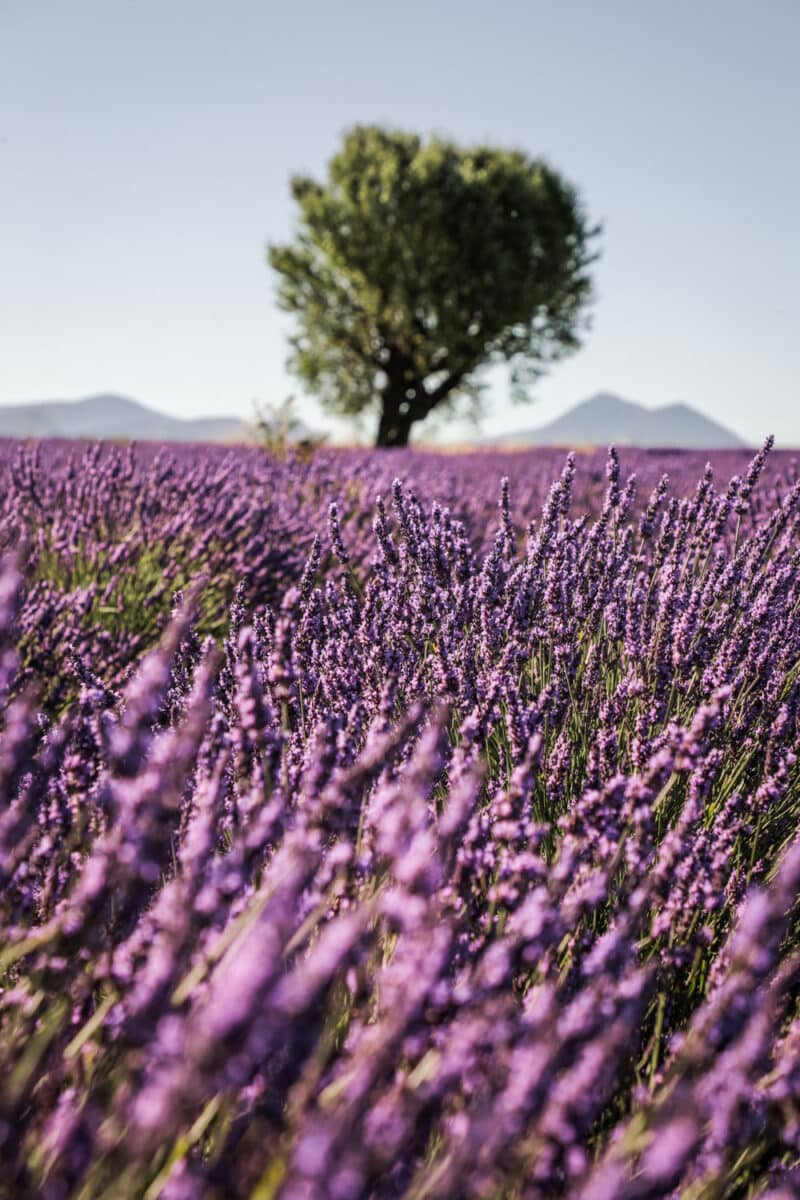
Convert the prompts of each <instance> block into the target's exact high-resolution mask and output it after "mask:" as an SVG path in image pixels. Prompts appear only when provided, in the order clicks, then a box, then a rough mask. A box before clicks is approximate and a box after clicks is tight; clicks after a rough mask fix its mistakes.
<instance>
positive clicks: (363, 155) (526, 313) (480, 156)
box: [268, 125, 599, 446]
mask: <svg viewBox="0 0 800 1200" xmlns="http://www.w3.org/2000/svg"><path fill="white" fill-rule="evenodd" d="M291 191H292V195H293V197H294V200H295V201H296V202H297V205H298V206H299V221H298V230H297V235H296V238H295V240H294V242H292V243H291V244H286V245H272V246H270V247H269V249H268V260H269V263H270V264H271V266H272V267H273V268H274V269H275V270H276V271H277V272H278V274H279V276H280V280H279V286H278V302H279V305H280V307H281V308H282V309H284V310H285V311H287V312H291V313H294V314H295V315H296V317H297V318H298V325H297V328H296V332H295V333H294V334H293V336H292V338H291V341H290V345H291V354H290V357H289V360H288V364H287V365H288V367H289V369H290V370H291V371H292V372H293V373H294V374H295V375H296V376H297V377H298V378H299V379H300V380H301V381H302V383H304V384H305V385H306V386H307V388H308V389H309V390H310V391H311V392H312V393H315V394H316V395H317V396H318V397H319V398H320V400H321V402H322V403H323V404H325V405H326V406H327V407H329V408H330V409H331V410H333V411H336V412H339V413H343V414H346V415H355V414H358V413H361V412H363V411H368V410H370V409H376V410H377V413H378V417H379V421H378V434H377V441H376V444H377V445H378V446H404V445H406V444H407V443H408V439H409V434H410V431H411V427H412V425H413V424H414V423H415V422H417V421H422V420H424V419H425V417H427V416H428V414H429V413H430V412H431V411H432V410H433V409H434V408H436V407H437V405H443V404H448V403H452V402H453V400H454V399H455V398H456V397H457V396H459V395H461V396H466V397H468V399H469V400H470V401H471V402H472V403H473V405H475V406H477V405H479V402H480V398H481V393H482V391H483V390H484V386H485V385H482V384H481V382H480V379H479V372H480V369H481V368H483V367H485V366H486V365H488V364H490V363H494V362H503V361H504V362H508V363H509V364H510V366H511V382H512V395H513V396H514V398H515V399H519V400H524V399H529V391H528V389H529V386H530V384H531V383H532V382H533V381H534V380H535V379H536V378H537V377H538V376H539V375H540V374H542V373H543V371H544V370H545V369H546V367H547V365H548V364H549V363H551V362H554V361H555V360H557V359H559V358H562V357H563V356H564V355H565V354H568V353H570V352H571V351H574V350H575V349H576V348H577V347H578V346H579V345H580V339H579V331H580V329H581V328H582V327H584V326H585V319H584V310H585V307H586V305H587V302H588V301H589V299H590V298H591V279H590V276H589V274H588V271H587V268H588V267H589V265H590V264H591V263H592V262H593V261H594V260H595V259H596V257H597V255H596V254H593V253H592V252H591V249H590V246H591V242H592V239H593V238H594V237H595V236H596V235H597V233H598V232H599V229H598V228H590V227H589V225H588V224H587V220H586V217H585V214H584V212H583V208H582V205H581V202H580V200H579V198H578V195H577V193H576V191H575V190H574V188H573V187H572V186H571V185H570V184H568V183H567V182H566V181H565V180H564V179H563V178H562V177H561V176H560V175H559V174H558V173H557V172H556V171H554V170H553V169H552V168H551V167H550V166H548V165H547V163H545V162H544V161H542V160H539V159H531V158H528V157H527V156H526V155H525V154H524V153H522V152H521V151H518V150H500V149H495V148H492V147H490V146H476V147H473V148H470V149H461V148H459V147H458V146H456V145H454V144H453V143H452V142H449V141H444V140H441V139H439V138H435V137H434V138H430V139H429V140H428V141H427V142H423V141H422V140H421V139H420V138H419V137H417V136H415V135H414V134H410V133H403V132H396V131H392V130H388V129H384V128H381V127H378V126H375V125H359V126H355V127H354V128H352V129H351V130H349V131H348V132H347V133H346V134H345V136H344V141H343V145H342V147H341V149H340V150H339V151H338V153H336V154H335V155H334V156H333V158H332V159H331V160H330V162H329V164H328V180H327V183H325V184H321V183H317V182H315V181H314V180H313V179H311V178H308V177H307V176H305V175H298V176H294V177H293V178H292V180H291Z"/></svg>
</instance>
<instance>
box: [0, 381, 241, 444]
mask: <svg viewBox="0 0 800 1200" xmlns="http://www.w3.org/2000/svg"><path fill="white" fill-rule="evenodd" d="M246 434H247V425H246V424H245V422H244V421H241V420H239V419H238V418H236V417H196V418H189V419H184V418H181V417H171V416H168V415H167V413H162V412H158V411H157V409H154V408H148V407H147V406H146V405H144V404H139V402H138V401H137V400H131V399H130V398H129V397H128V396H118V395H116V394H114V393H113V392H104V393H101V394H100V395H97V396H88V397H86V399H84V400H45V401H41V402H40V403H38V404H9V405H0V437H65V438H112V439H120V440H122V441H128V440H130V441H145V442H146V441H154V442H234V441H243V440H244V439H245V437H246Z"/></svg>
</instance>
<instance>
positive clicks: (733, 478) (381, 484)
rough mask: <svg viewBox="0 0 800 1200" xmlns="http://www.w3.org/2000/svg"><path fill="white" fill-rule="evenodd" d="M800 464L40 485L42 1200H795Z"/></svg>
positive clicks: (28, 632)
mask: <svg viewBox="0 0 800 1200" xmlns="http://www.w3.org/2000/svg"><path fill="white" fill-rule="evenodd" d="M768 450H769V445H768V446H767V447H765V450H764V451H763V452H762V453H761V454H760V455H758V456H757V457H756V458H755V459H754V460H753V461H752V462H750V463H748V461H747V460H746V459H745V460H744V461H742V460H735V459H734V458H733V456H731V455H726V456H720V460H721V464H722V465H723V466H724V467H725V468H731V467H732V468H734V470H733V471H732V472H731V473H729V474H728V475H723V476H722V480H721V482H720V483H719V484H717V482H716V478H715V475H714V471H713V470H712V468H711V467H708V468H704V467H703V466H702V463H701V464H700V472H699V478H695V479H694V480H693V481H692V482H691V483H689V480H688V470H689V468H690V467H691V468H694V467H696V466H697V463H696V462H692V461H691V460H690V462H689V464H688V465H687V463H686V462H685V461H684V460H683V459H681V458H680V457H679V456H672V458H673V459H674V463H672V464H671V465H673V475H675V476H677V479H673V481H672V482H670V480H668V479H667V478H666V476H665V475H664V474H663V471H662V468H663V466H664V461H663V458H662V457H661V456H656V455H650V456H648V455H643V454H640V455H639V456H638V458H637V461H636V464H635V465H636V468H637V474H638V475H639V481H638V484H637V480H636V479H635V478H633V477H631V476H629V477H628V478H623V477H622V475H621V470H620V463H619V460H618V458H617V455H616V453H615V452H613V451H612V452H611V453H610V454H609V456H608V458H607V460H605V461H604V459H605V456H603V459H600V460H598V458H597V456H579V457H577V458H576V457H575V456H569V457H568V458H567V460H566V463H561V464H560V465H559V468H558V469H560V475H559V474H558V473H557V471H556V475H557V477H556V479H555V482H552V469H553V466H554V459H553V458H552V457H550V456H549V455H543V456H542V457H541V458H539V457H537V456H534V455H521V456H507V457H505V456H504V457H499V456H490V455H487V456H472V457H462V458H457V457H453V458H444V459H443V458H435V457H433V456H422V455H415V454H413V453H408V454H405V453H401V454H397V455H389V456H386V455H384V456H381V455H366V454H349V455H347V454H343V455H336V454H333V453H331V454H330V455H327V456H319V457H317V458H315V459H314V460H312V461H311V462H310V463H301V462H295V461H290V462H284V463H280V462H274V461H271V460H269V459H266V458H265V457H263V456H261V455H258V454H257V453H255V452H252V453H250V452H246V451H236V452H233V453H231V452H222V451H212V450H206V451H200V450H198V449H192V450H187V451H184V452H182V453H181V454H180V455H167V454H166V453H155V452H147V451H133V450H115V449H100V448H89V449H88V450H86V451H84V450H83V449H80V450H75V449H71V450H70V449H68V448H62V447H60V446H58V445H51V446H47V445H45V446H42V447H40V448H30V447H25V448H18V447H13V448H12V447H9V448H8V451H7V452H8V455H9V457H8V463H9V467H8V472H9V477H10V478H11V480H12V483H11V487H10V488H9V490H8V492H7V495H6V497H5V498H4V500H3V501H2V503H3V505H4V508H3V517H2V523H0V530H2V535H0V536H2V537H3V539H4V545H5V547H6V550H7V555H6V560H5V566H4V569H3V574H2V577H1V578H0V630H2V634H0V697H1V698H2V704H3V710H2V711H3V716H2V741H1V742H0V797H1V798H2V800H1V803H2V807H1V808H0V877H1V878H2V887H0V927H1V928H2V937H1V938H0V989H2V990H0V1056H1V1058H2V1061H1V1062H0V1072H2V1078H3V1080H4V1086H3V1089H2V1091H1V1092H0V1162H2V1165H3V1170H2V1172H0V1175H1V1176H2V1178H1V1179H0V1195H8V1196H26V1195H36V1196H42V1197H45V1198H47V1200H51V1198H52V1200H61V1198H64V1200H66V1198H67V1197H76V1198H77V1197H81V1198H82V1200H91V1198H94V1197H106V1196H108V1197H110V1196H115V1197H116V1196H119V1197H156V1196H163V1197H165V1198H167V1200H170V1198H171V1200H178V1198H184V1197H186V1198H188V1197H209V1198H211V1197H228V1196H232V1197H239V1196H241V1197H253V1198H258V1200H265V1198H267V1197H281V1198H283V1200H300V1198H303V1200H313V1198H317V1197H319V1198H320V1200H321V1198H322V1197H329V1196H331V1197H336V1198H340V1200H350V1198H352V1200H357V1198H360V1197H367V1196H375V1197H395V1196H396V1197H409V1200H411V1198H413V1200H422V1198H423V1197H452V1196H464V1197H473V1196H474V1197H500V1196H503V1197H530V1198H532V1200H533V1198H536V1200H538V1198H542V1200H544V1198H545V1197H554V1196H576V1197H581V1198H583V1200H601V1198H603V1197H608V1198H609V1200H610V1198H612V1197H631V1198H634V1197H637V1198H642V1200H643V1198H644V1197H659V1196H672V1195H674V1196H685V1197H687V1198H688V1197H689V1196H691V1197H709V1198H710V1197H718V1196H751V1195H752V1196H755V1195H761V1194H767V1192H769V1194H770V1195H772V1196H774V1197H778V1196H781V1195H792V1194H795V1193H796V1191H797V1187H798V1183H797V1179H796V1175H795V1164H796V1163H797V1162H798V1161H800V1159H799V1158H798V1155H800V1122H799V1121H798V1117H799V1116H800V1032H799V1031H800V1015H798V1008H797V1001H798V996H800V975H799V973H798V968H800V958H798V950H797V945H798V936H797V935H798V930H797V925H796V914H795V911H794V905H795V899H796V896H797V893H798V886H800V839H798V833H797V830H798V811H799V807H800V804H799V802H800V796H799V795H798V780H797V770H796V755H797V745H798V704H799V703H800V670H799V669H798V664H800V625H799V624H798V611H799V610H800V582H799V580H800V576H799V575H798V565H799V563H798V558H799V556H800V540H799V539H798V528H799V522H800V482H798V480H797V476H796V471H795V466H794V463H793V462H792V461H790V460H789V459H788V458H786V457H783V458H782V457H780V456H774V455H773V457H772V458H770V457H769V455H768ZM675 468H677V469H675ZM401 471H402V476H403V478H402V481H401V477H400V472H401ZM501 472H505V478H503V479H502V481H501V479H500V478H499V476H500V474H501ZM545 472H546V473H547V479H548V483H547V485H546V486H545V483H544V475H545ZM598 475H599V479H598V478H597V476H598ZM643 481H644V483H643ZM376 495H377V499H373V497H374V496H376ZM259 504H260V508H259ZM259 513H260V514H261V517H260V518H259ZM198 547H200V549H198ZM154 548H155V551H154ZM162 553H163V556H164V557H163V562H164V563H165V564H166V571H167V577H166V578H159V577H158V571H159V570H160V569H161V563H162V558H161V557H159V555H161V554H162ZM170 565H172V566H173V568H174V569H173V573H172V574H171V575H170V574H169V567H170ZM195 568H196V569H195ZM92 572H94V574H93V573H92ZM148 572H151V574H152V576H153V577H154V580H155V582H154V585H153V587H152V588H150V579H151V575H148ZM98 578H102V580H103V591H102V593H100V591H99V586H98ZM176 584H177V585H180V589H181V590H179V591H178V594H177V595H175V596H174V597H173V595H172V591H173V587H174V585H176ZM145 586H147V587H148V588H150V590H149V591H146V592H145V590H144V589H145ZM159 588H160V589H161V591H159ZM93 589H94V590H93ZM137 589H138V590H137ZM143 596H144V601H145V602H144V603H143ZM126 604H127V605H129V606H131V607H132V608H133V609H134V610H135V611H134V614H133V615H134V616H136V615H137V614H138V610H139V608H142V607H143V608H144V609H145V610H147V612H148V613H154V614H157V613H158V612H160V611H161V610H162V609H163V612H164V621H165V623H166V627H165V628H164V630H163V632H162V631H161V626H160V624H159V621H158V620H156V619H155V617H154V619H153V621H152V622H151V623H150V624H143V623H141V620H140V623H139V624H138V625H137V624H135V623H134V621H133V618H132V616H131V614H130V613H128V612H127V611H125V606H126ZM120 609H121V610H122V611H119V610H120ZM106 610H112V611H106ZM170 614H171V615H170ZM137 619H139V618H138V616H137ZM115 622H116V623H115ZM159 635H160V636H159ZM155 641H157V644H156V645H153V642H155Z"/></svg>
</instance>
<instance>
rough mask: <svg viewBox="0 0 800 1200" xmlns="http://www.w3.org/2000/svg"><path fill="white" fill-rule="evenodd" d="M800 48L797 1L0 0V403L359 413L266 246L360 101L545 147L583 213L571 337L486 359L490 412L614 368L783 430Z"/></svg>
mask: <svg viewBox="0 0 800 1200" xmlns="http://www.w3.org/2000/svg"><path fill="white" fill-rule="evenodd" d="M799 60H800V3H798V0H764V2H763V3H756V0H747V2H745V0H670V3H668V4H667V3H665V4H656V3H647V2H645V0H603V2H602V3H598V2H597V0H509V2H505V3H504V2H503V0H496V2H495V3H494V4H492V5H489V4H487V3H486V0H480V2H473V0H405V2H404V3H402V4H398V3H397V0H392V2H391V3H383V2H382V0H369V2H361V0H339V2H338V3H336V4H331V3H330V2H329V0H328V2H324V3H323V2H321V0H303V3H289V4H287V3H285V0H280V3H279V2H273V0H225V3H220V0H0V403H4V404H11V403H22V402H29V401H31V402H32V401H37V400H44V399H67V398H73V397H74V398H77V397H81V396H85V395H89V394H92V393H96V392H104V391H115V392H120V393H123V394H126V395H129V396H132V397H134V398H135V399H137V400H140V401H141V402H143V403H146V404H149V405H151V406H153V407H156V408H161V409H163V410H164V411H166V412H169V413H172V414H174V415H177V416H196V415H211V414H228V415H230V414H238V415H241V416H242V417H245V418H247V417H249V416H251V414H252V411H253V402H254V400H257V401H259V402H260V403H277V402H280V401H281V400H283V399H284V398H285V397H286V396H287V395H288V394H294V395H295V396H297V397H298V404H299V408H300V411H301V413H302V414H303V415H304V417H305V418H306V420H307V421H309V422H310V423H311V424H312V425H314V426H315V427H320V428H328V429H331V430H332V431H333V432H334V434H335V435H337V436H340V437H341V436H343V435H346V436H352V434H350V433H349V431H345V430H343V428H342V426H340V425H336V424H335V423H332V422H331V421H330V420H326V419H325V417H324V415H323V414H321V413H320V410H319V409H318V407H317V406H316V402H315V401H314V400H313V399H312V398H309V397H305V396H303V393H302V389H301V388H300V387H299V385H298V384H297V383H296V381H295V380H293V379H292V378H291V377H290V376H289V375H288V374H287V373H286V371H285V367H284V362H285V358H286V353H287V343H286V338H287V334H288V332H289V330H290V329H291V327H292V323H291V318H290V317H289V316H288V315H286V314H283V313H281V312H280V311H279V310H278V308H277V305H276V302H275V282H276V281H275V278H274V277H273V275H272V273H271V271H270V269H269V268H268V267H267V265H266V258H265V254H266V246H267V244H268V243H272V242H281V241H285V240H287V239H289V238H290V237H291V234H292V230H293V227H294V225H293V222H294V212H293V202H292V201H291V198H290V194H289V186H288V184H289V177H290V176H291V175H292V174H293V173H296V172H301V173H308V174H311V175H313V176H315V177H316V178H318V179H320V180H322V179H323V178H324V174H325V169H326V163H327V161H328V159H329V158H330V157H331V155H332V154H333V153H334V152H335V151H336V149H337V147H338V145H339V143H340V140H341V136H342V134H343V132H344V130H346V129H347V128H349V127H350V126H352V125H354V124H356V123H380V124H389V125H391V126H394V127H396V128H400V129H408V130H413V131H415V132H418V133H420V134H423V135H427V134H430V133H437V134H441V135H444V136H447V137H450V138H452V139H454V140H455V141H457V142H459V143H461V144H463V145H469V144H474V143H477V142H490V143H494V144H497V145H499V146H505V147H511V146H514V147H519V148H521V149H523V150H525V151H526V152H527V153H529V154H530V155H532V156H534V157H539V156H544V157H545V158H547V159H548V160H549V162H550V163H551V165H552V166H554V167H555V168H556V169H557V170H559V171H561V172H563V174H564V175H565V176H566V178H567V179H568V180H569V181H570V182H571V183H573V184H574V185H575V186H576V187H577V188H578V190H579V192H580V194H581V196H582V199H583V202H584V205H585V208H586V211H587V212H588V214H589V216H590V218H591V219H592V220H593V221H599V222H602V224H603V235H602V237H601V239H600V248H601V251H602V258H601V260H600V261H599V262H598V263H597V264H596V266H595V268H594V277H595V287H596V298H595V302H594V305H593V309H592V328H591V330H590V332H589V333H588V335H587V337H586V341H585V344H584V346H583V348H582V349H581V350H580V351H579V352H578V353H577V354H575V355H574V356H572V357H571V358H569V359H567V360H565V361H563V362H562V363H559V364H556V365H555V366H554V367H553V368H552V370H551V372H550V373H549V374H548V375H547V376H546V377H545V378H544V379H542V380H541V381H540V382H539V383H538V384H537V386H536V389H535V393H534V395H535V403H534V404H532V405H531V406H530V407H528V408H519V407H514V406H512V405H511V403H510V401H509V396H508V392H509V388H508V380H507V374H506V372H505V371H503V370H502V369H498V370H496V371H493V372H492V374H491V375H490V376H489V379H490V389H489V394H488V397H487V411H486V416H485V418H484V421H483V429H484V431H485V432H487V433H500V432H503V431H509V430H515V429H521V428H532V427H533V426H535V425H538V424H542V423H544V422H545V421H548V420H550V419H552V418H553V417H555V416H558V415H560V414H561V413H562V412H564V411H566V410H567V409H568V408H569V407H570V406H571V405H573V404H575V403H576V402H578V401H580V400H583V399H585V398H586V397H588V396H590V395H592V394H593V393H595V392H598V391H612V392H616V393H617V394H619V395H621V396H623V397H624V398H626V399H630V400H635V401H637V402H639V403H641V404H645V405H647V406H656V405H661V404H669V403H674V402H676V401H682V402H685V403H688V404H691V405H693V406H694V407H696V408H697V409H699V410H701V411H702V412H704V413H706V414H708V415H709V416H711V417H713V418H715V419H717V420H719V421H721V422H723V423H724V424H726V425H728V426H729V427H730V428H731V429H733V430H735V431H736V432H738V433H739V434H741V435H742V436H743V437H745V438H747V439H748V440H750V441H753V442H758V441H760V440H761V439H762V438H763V437H764V435H765V434H766V433H768V432H773V433H774V434H775V435H776V437H777V439H778V444H779V445H781V444H782V445H789V444H797V445H800V404H799V403H798V401H799V400H800V388H799V387H798V381H799V379H800V374H799V373H798V366H797V362H798V354H797V346H796V338H797V336H798V335H797V331H798V327H799V326H800V303H798V280H800V233H799V232H798V218H797V214H798V195H800V133H799V132H798V113H800V72H798V71H797V62H798V61H799ZM369 432H370V428H369V426H367V425H365V426H364V428H363V429H362V431H361V434H362V436H367V435H368V434H369ZM454 432H457V430H456V429H455V427H454Z"/></svg>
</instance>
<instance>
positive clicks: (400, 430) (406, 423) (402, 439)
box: [375, 392, 418, 448]
mask: <svg viewBox="0 0 800 1200" xmlns="http://www.w3.org/2000/svg"><path fill="white" fill-rule="evenodd" d="M415 420H418V418H417V417H415V415H414V413H413V411H412V406H411V404H409V402H408V400H407V399H406V397H405V394H404V393H403V392H399V393H398V392H384V394H383V398H382V402H381V417H380V421H379V422H378V436H377V437H376V439H375V445H376V446H382V447H385V448H388V447H392V446H407V445H408V438H409V435H410V433H411V426H412V425H413V424H414V421H415Z"/></svg>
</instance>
